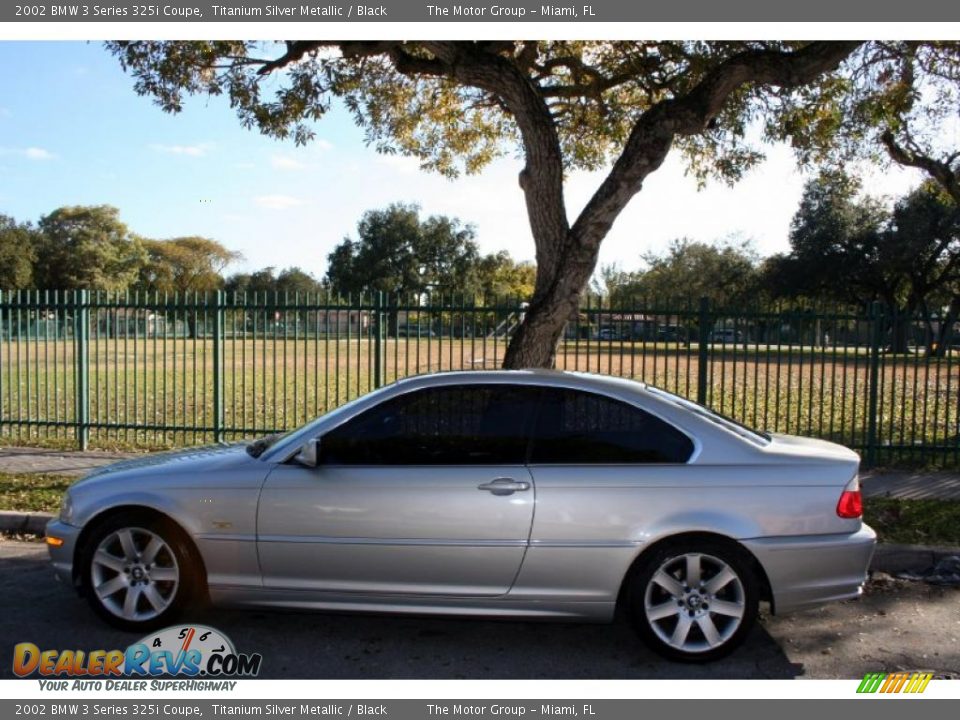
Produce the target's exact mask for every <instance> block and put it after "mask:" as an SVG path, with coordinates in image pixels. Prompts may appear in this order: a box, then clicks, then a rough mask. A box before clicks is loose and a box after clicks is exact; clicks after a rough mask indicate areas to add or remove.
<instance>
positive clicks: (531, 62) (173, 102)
mask: <svg viewBox="0 0 960 720" xmlns="http://www.w3.org/2000/svg"><path fill="white" fill-rule="evenodd" d="M446 45H450V44H449V43H448V44H446ZM460 45H461V46H463V47H461V48H459V51H461V52H463V53H464V54H465V55H466V56H471V55H474V56H476V57H481V56H483V57H487V56H491V55H492V56H494V57H496V58H499V62H498V71H499V72H501V73H503V74H504V75H508V74H511V73H519V74H521V75H522V76H524V77H525V78H526V79H527V81H528V82H529V83H530V85H531V86H532V87H535V88H536V90H537V92H538V94H539V96H540V97H541V98H542V101H543V102H544V103H545V104H546V105H547V108H548V110H549V113H550V116H551V118H552V121H553V123H554V126H555V130H556V133H557V136H558V140H559V143H560V146H561V149H562V153H563V159H564V163H565V165H566V167H567V168H568V169H573V168H577V169H587V170H596V169H599V168H602V167H605V166H607V165H609V163H610V162H611V161H612V159H614V158H615V157H616V156H617V155H619V153H620V151H621V150H622V149H623V146H624V143H625V142H626V140H627V138H628V137H629V135H630V133H631V130H632V129H633V127H634V125H635V123H636V122H637V120H638V118H639V117H640V116H641V115H642V114H643V113H644V112H646V111H648V110H650V109H651V108H652V107H653V106H654V105H656V104H657V103H660V102H662V101H665V100H670V99H674V98H678V97H680V96H682V95H684V94H685V93H688V92H689V91H690V90H691V89H692V88H694V87H695V86H696V85H697V83H699V82H700V81H701V80H703V79H704V78H705V77H706V76H707V75H708V74H709V73H710V72H711V71H713V70H714V69H716V68H717V67H718V66H719V65H720V64H721V63H723V62H725V61H727V60H729V59H731V58H733V57H735V56H737V55H739V54H742V53H747V52H751V51H756V52H762V51H786V50H794V49H797V48H800V47H802V46H803V45H804V43H798V42H777V41H762V42H740V41H723V42H705V41H658V42H650V41H632V40H631V41H592V40H591V41H579V40H578V41H568V40H543V41H499V42H475V43H460ZM107 47H108V49H109V50H110V51H111V52H112V53H113V54H114V55H116V56H117V58H118V59H119V60H120V62H121V64H122V66H123V68H124V69H125V70H127V71H128V72H129V73H131V74H132V75H133V77H134V78H135V89H136V91H137V92H138V93H139V94H141V95H147V96H150V97H152V98H153V99H154V101H155V102H156V103H157V104H158V105H159V106H160V107H162V108H163V109H164V110H166V111H168V112H179V111H181V110H182V109H183V106H184V100H185V97H187V96H189V95H206V96H219V95H224V96H226V97H227V98H228V99H229V102H230V105H231V106H232V107H233V108H234V109H235V111H236V112H237V115H238V117H239V119H240V121H241V123H242V124H243V125H244V126H245V127H251V128H256V129H258V130H260V131H261V132H262V133H264V134H266V135H269V136H272V137H278V138H287V137H292V138H293V139H294V140H296V141H297V142H298V143H303V142H306V141H308V140H309V139H311V138H312V137H313V135H314V123H315V121H317V120H318V119H320V118H321V117H322V116H323V115H324V114H325V113H326V112H327V111H328V110H329V109H330V107H331V106H332V105H333V103H334V101H335V100H339V101H340V102H341V103H342V104H343V105H344V106H345V107H346V108H347V109H348V110H349V112H350V113H351V114H352V115H353V117H354V120H355V121H356V123H357V124H358V125H359V126H360V127H362V128H363V130H364V132H365V134H366V140H367V143H368V144H371V145H373V146H374V147H376V148H377V149H378V150H379V151H381V152H384V153H401V154H404V155H410V156H413V157H416V158H418V159H419V160H420V161H421V163H422V164H423V166H424V167H425V168H427V169H430V170H435V171H438V172H440V173H443V174H445V175H450V176H453V175H457V174H458V173H460V172H467V173H473V172H477V171H479V170H481V169H482V168H483V167H484V166H485V165H487V164H488V163H489V162H490V161H491V160H493V159H495V158H497V157H501V156H504V155H507V154H510V153H512V152H519V151H521V150H522V149H523V143H522V140H521V138H520V134H519V131H518V126H517V123H516V118H515V117H514V116H513V115H512V114H511V113H510V112H508V111H507V110H506V108H505V104H504V102H503V98H501V97H498V96H497V93H495V92H492V91H491V90H489V89H488V88H487V87H485V85H490V86H492V85H495V84H497V83H498V82H499V81H501V80H502V78H498V77H496V76H495V75H493V74H491V76H490V77H486V78H484V77H479V78H472V77H470V78H468V77H462V78H461V77H457V76H456V72H454V73H453V75H454V76H451V73H450V71H449V70H447V69H446V68H441V63H442V62H443V61H444V53H445V52H446V50H447V49H446V48H441V47H440V44H438V43H430V42H381V43H375V42H337V41H288V42H286V43H280V42H256V41H250V42H195V41H138V42H126V41H119V42H110V43H107ZM491 72H492V71H491ZM833 77H834V76H832V75H828V76H826V77H825V78H824V80H823V83H825V84H827V85H829V84H831V83H834V84H835V83H836V82H838V81H836V80H834V79H833ZM790 97H791V95H790V93H788V92H781V93H777V94H772V93H769V92H767V91H766V90H765V89H764V88H763V87H761V86H760V85H748V86H745V87H743V88H741V89H740V90H739V91H737V92H735V93H734V94H733V95H732V96H731V98H730V99H729V101H728V102H727V103H726V104H725V106H724V107H723V109H722V110H721V111H720V112H719V114H718V115H717V116H716V117H715V118H714V120H713V122H711V123H710V125H709V127H708V128H707V129H706V130H705V131H704V132H702V133H700V134H698V135H695V136H684V137H682V138H678V140H677V144H678V145H679V147H680V149H681V151H682V152H683V153H684V155H685V157H686V158H687V160H688V161H689V167H690V169H691V170H692V171H693V172H694V173H695V174H696V175H697V177H698V178H701V179H704V178H706V177H708V176H716V177H721V178H724V179H727V180H730V181H733V180H736V179H738V178H739V177H740V176H741V175H742V173H743V172H744V170H745V169H746V168H747V167H749V166H751V165H753V164H755V163H756V162H757V161H758V160H760V159H761V158H762V157H763V155H762V152H761V151H760V149H759V148H758V147H757V146H755V144H753V143H752V142H751V140H750V138H748V132H747V130H748V127H749V126H750V124H751V123H752V122H753V121H754V120H755V119H757V118H759V117H760V116H761V115H762V114H764V113H769V112H770V111H771V110H772V109H774V108H781V107H782V108H784V111H785V112H786V110H787V109H788V108H793V107H795V104H787V100H788V99H789V98H790ZM797 107H800V106H797ZM768 129H769V131H770V133H771V134H774V133H777V132H779V131H780V129H781V128H780V127H779V126H777V125H775V124H771V125H770V127H769V128H768Z"/></svg>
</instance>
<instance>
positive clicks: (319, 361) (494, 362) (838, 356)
mask: <svg viewBox="0 0 960 720" xmlns="http://www.w3.org/2000/svg"><path fill="white" fill-rule="evenodd" d="M373 346H374V345H373V342H372V341H371V340H370V339H368V338H366V337H361V338H357V337H353V338H350V339H346V338H340V339H335V338H332V337H331V338H326V337H308V338H298V339H293V338H290V339H286V340H283V339H276V340H275V339H272V338H267V339H257V340H253V339H246V338H231V337H229V336H228V337H227V339H226V340H225V341H224V345H223V358H222V366H223V382H222V403H223V427H224V429H225V436H226V438H228V439H230V438H238V437H247V436H251V435H256V434H262V433H265V432H269V431H273V430H278V429H287V428H292V427H295V426H297V425H299V424H301V423H303V422H305V421H307V420H308V419H311V418H313V417H315V416H317V415H319V414H321V413H323V412H325V411H327V410H329V409H331V408H333V407H336V406H337V405H339V404H341V403H343V402H345V401H347V400H349V399H351V398H353V397H356V396H358V395H361V394H363V393H365V392H368V391H369V390H371V389H373V388H374V386H375V382H374V380H375V376H376V369H375V353H374V352H373V350H372V348H373ZM74 347H75V346H74V343H73V341H53V342H44V341H40V342H35V341H22V342H18V341H12V342H9V341H8V342H0V418H2V420H3V423H4V424H3V425H2V426H0V442H5V443H9V444H16V443H22V444H31V445H41V446H72V445H74V444H75V437H76V435H75V429H74V427H73V425H72V423H74V421H75V417H76V389H77V382H76V359H75V357H74V355H73V353H74ZM381 347H382V358H381V365H382V367H381V371H380V378H381V381H382V382H383V383H387V382H392V381H393V380H395V379H397V378H400V377H404V376H407V375H414V374H419V373H425V372H435V371H442V370H460V369H492V368H496V367H499V366H500V364H501V362H502V359H503V354H504V351H505V349H506V342H505V340H503V339H502V338H498V339H483V338H466V339H449V338H438V337H435V338H427V337H423V338H420V339H419V340H418V339H417V338H416V337H408V338H388V339H385V340H384V341H383V342H382V346H381ZM698 352H699V348H698V347H697V345H696V344H695V343H694V344H693V345H692V346H691V347H683V346H680V345H678V344H676V343H654V342H627V341H607V342H604V341H597V340H591V341H587V340H579V341H575V342H574V341H568V342H564V343H562V344H561V346H560V350H559V353H558V357H557V367H558V368H560V369H567V370H581V371H588V372H600V373H604V374H610V375H618V376H622V377H628V378H635V379H637V380H643V381H646V382H649V383H651V384H654V385H658V386H660V387H663V388H665V389H668V390H672V391H675V392H677V393H678V394H681V395H684V396H687V397H690V398H693V399H696V396H697V386H698V382H699V377H698V373H699V371H698ZM89 358H90V361H89V369H88V378H89V407H90V414H89V417H90V422H91V424H92V429H91V433H90V443H91V446H93V447H100V448H120V449H122V448H144V449H150V448H165V447H171V446H177V445H189V444H195V443H201V442H209V441H211V440H212V439H213V433H212V430H213V426H214V396H215V387H214V386H215V372H214V370H215V368H214V348H213V342H212V341H211V340H205V339H196V340H195V339H182V338H181V339H166V340H164V339H163V338H159V339H157V338H143V337H141V338H138V339H134V338H132V337H130V338H118V339H111V340H104V339H101V340H93V341H91V343H90V346H89ZM706 367H707V371H708V377H707V381H706V386H707V403H708V404H709V405H711V406H712V407H713V408H715V409H717V410H719V411H720V412H723V413H726V414H728V415H731V416H733V417H736V418H737V419H739V420H742V421H744V422H746V423H747V424H749V425H752V426H755V427H758V428H761V429H768V430H771V431H779V432H790V433H799V434H805V435H813V436H819V437H824V438H828V439H833V440H836V441H839V442H843V443H844V444H847V445H849V446H851V447H854V448H862V447H864V445H865V443H866V439H867V431H868V422H867V414H868V413H867V409H868V407H869V377H870V358H869V356H868V354H867V353H866V352H865V351H864V350H863V349H861V348H849V349H847V348H836V349H834V348H814V347H809V346H808V347H796V346H794V347H786V346H785V347H778V346H775V345H771V346H765V345H747V346H742V345H741V346H738V347H737V348H733V347H732V346H723V347H721V346H719V345H714V346H710V348H709V352H708V362H707V365H706ZM958 367H960V362H958V361H957V358H956V357H948V358H947V359H942V360H937V359H931V358H927V357H924V356H922V355H898V356H881V358H880V361H879V365H878V387H877V395H878V403H877V407H878V417H877V438H878V442H879V444H880V445H881V448H882V452H881V458H880V459H881V461H883V460H884V458H886V459H887V460H890V461H896V462H900V461H907V462H917V463H922V464H927V465H930V464H933V465H946V466H957V465H960V448H958V410H960V393H958V391H960V375H958ZM884 448H886V449H884ZM894 448H896V450H895V451H894Z"/></svg>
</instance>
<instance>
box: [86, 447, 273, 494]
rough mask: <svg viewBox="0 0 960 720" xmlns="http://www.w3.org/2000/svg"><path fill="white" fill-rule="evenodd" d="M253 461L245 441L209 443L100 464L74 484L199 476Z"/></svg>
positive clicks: (254, 459)
mask: <svg viewBox="0 0 960 720" xmlns="http://www.w3.org/2000/svg"><path fill="white" fill-rule="evenodd" d="M256 462H259V461H258V460H257V459H256V458H253V457H251V456H250V455H249V454H248V453H247V451H246V444H245V443H231V444H229V445H210V446H205V447H198V448H190V449H188V450H173V451H170V452H160V453H151V454H150V455H144V456H143V457H139V458H131V459H129V460H121V461H120V462H116V463H112V464H110V465H104V466H103V467H100V468H97V469H96V470H94V471H93V472H91V473H89V474H88V475H86V476H84V477H83V478H81V479H80V480H79V481H78V482H77V483H75V485H77V486H79V485H85V484H87V483H92V482H99V481H103V480H108V479H109V480H112V479H117V478H120V477H126V476H134V475H135V476H147V475H150V476H154V475H170V476H171V477H176V478H178V479H183V478H188V477H203V475H205V474H207V473H211V472H217V471H223V470H229V469H231V468H234V467H239V466H249V465H250V464H251V463H256Z"/></svg>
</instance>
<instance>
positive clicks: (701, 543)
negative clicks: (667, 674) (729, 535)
mask: <svg viewBox="0 0 960 720" xmlns="http://www.w3.org/2000/svg"><path fill="white" fill-rule="evenodd" d="M691 577H692V578H693V580H694V582H692V583H691V582H690V578H691ZM627 599H628V603H629V610H630V614H631V617H632V620H633V622H634V626H635V627H636V630H637V633H638V634H639V635H640V637H641V638H642V639H643V641H644V642H645V643H646V644H647V645H648V646H649V647H650V648H651V649H652V650H654V651H655V652H657V653H658V654H660V655H662V656H663V657H665V658H668V659H670V660H677V661H680V662H694V663H700V662H709V661H711V660H717V659H719V658H721V657H724V656H725V655H728V654H729V653H730V652H732V651H733V650H734V649H735V648H736V647H737V646H738V645H740V644H741V643H742V642H743V640H744V639H745V638H746V636H747V634H748V633H749V632H750V630H751V628H752V627H753V624H754V622H756V619H757V612H758V609H759V603H760V585H759V582H758V580H757V577H756V574H755V572H754V570H753V563H752V560H751V558H750V557H749V556H748V555H747V553H746V552H745V551H743V550H742V549H740V548H739V547H738V546H736V545H735V544H733V543H726V542H722V541H719V540H706V539H704V540H697V539H689V540H678V541H676V542H669V543H666V544H664V545H662V546H661V547H659V548H657V549H656V550H655V551H654V552H653V553H652V554H651V555H650V556H649V557H648V558H646V559H645V560H644V561H643V563H642V564H641V565H640V566H639V567H638V568H637V570H636V572H635V573H634V576H633V578H632V580H631V582H630V586H629V593H628V595H627Z"/></svg>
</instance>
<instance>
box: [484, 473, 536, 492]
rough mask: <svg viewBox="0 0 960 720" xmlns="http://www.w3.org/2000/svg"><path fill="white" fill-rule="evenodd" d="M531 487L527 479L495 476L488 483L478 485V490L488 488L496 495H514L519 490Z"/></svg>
mask: <svg viewBox="0 0 960 720" xmlns="http://www.w3.org/2000/svg"><path fill="white" fill-rule="evenodd" d="M529 489H530V483H528V482H526V481H525V480H514V479H513V478H508V477H502V478H494V479H493V480H491V481H490V482H488V483H483V484H482V485H477V490H486V491H487V492H491V493H493V494H494V495H513V493H515V492H517V491H518V490H529Z"/></svg>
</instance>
